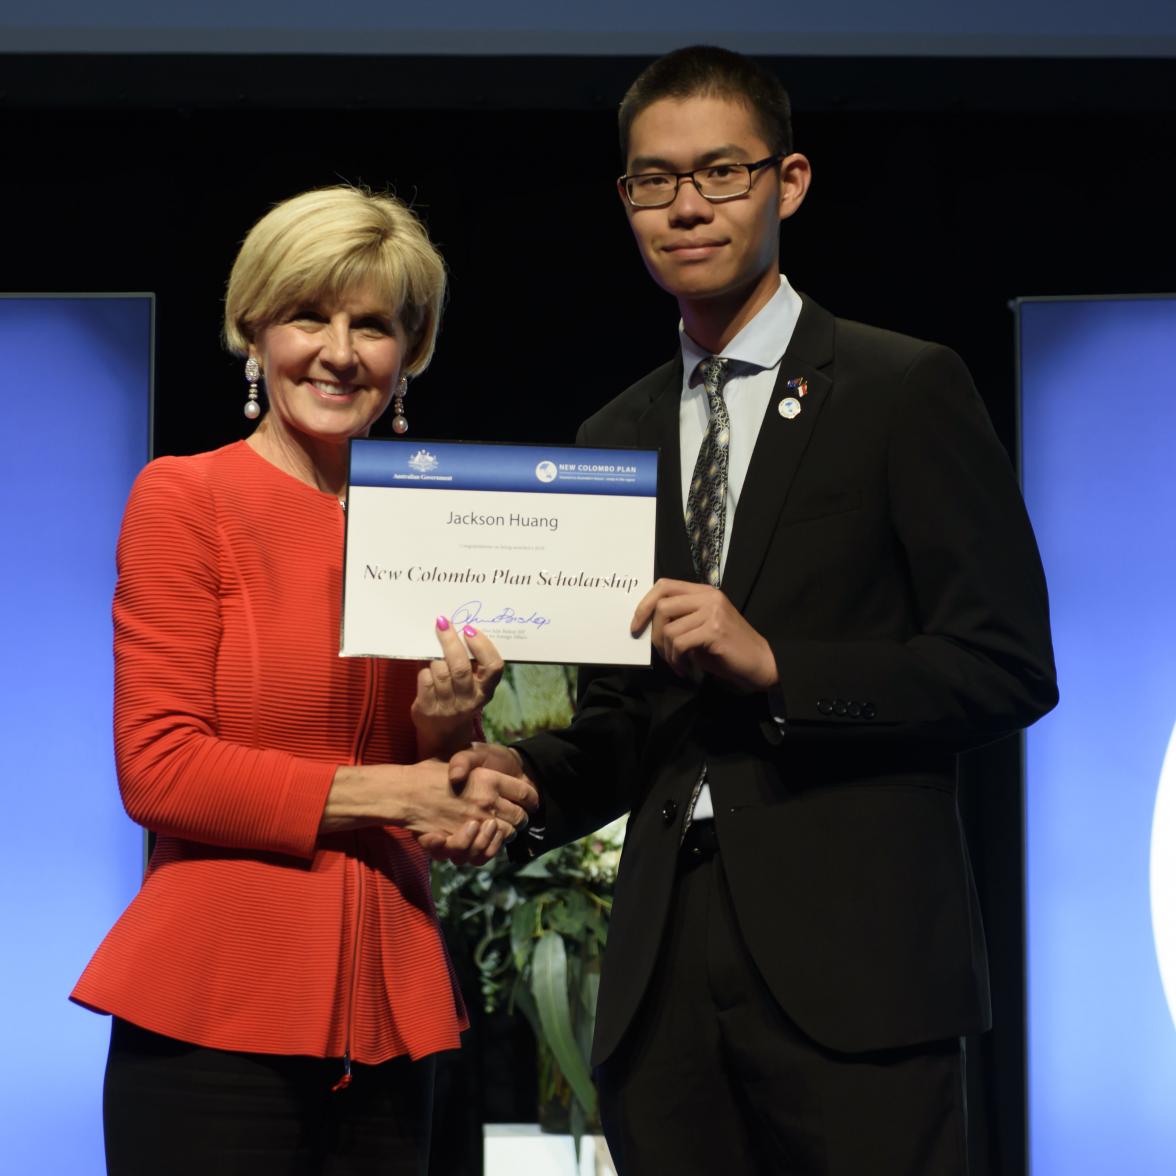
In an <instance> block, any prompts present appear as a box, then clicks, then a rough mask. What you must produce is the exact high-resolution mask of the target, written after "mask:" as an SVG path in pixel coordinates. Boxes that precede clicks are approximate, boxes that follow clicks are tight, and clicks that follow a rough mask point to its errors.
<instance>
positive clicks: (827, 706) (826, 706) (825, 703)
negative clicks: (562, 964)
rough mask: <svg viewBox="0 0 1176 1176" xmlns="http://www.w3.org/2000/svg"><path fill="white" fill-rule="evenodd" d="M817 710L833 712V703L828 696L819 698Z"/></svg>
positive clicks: (828, 713)
mask: <svg viewBox="0 0 1176 1176" xmlns="http://www.w3.org/2000/svg"><path fill="white" fill-rule="evenodd" d="M817 710H819V711H820V712H821V714H823V715H831V714H832V713H833V704H832V703H831V702H830V701H829V700H828V699H827V698H818V699H817Z"/></svg>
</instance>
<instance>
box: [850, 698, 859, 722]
mask: <svg viewBox="0 0 1176 1176" xmlns="http://www.w3.org/2000/svg"><path fill="white" fill-rule="evenodd" d="M861 714H862V704H861V703H860V702H851V703H850V704H849V717H850V718H851V719H859V718H861Z"/></svg>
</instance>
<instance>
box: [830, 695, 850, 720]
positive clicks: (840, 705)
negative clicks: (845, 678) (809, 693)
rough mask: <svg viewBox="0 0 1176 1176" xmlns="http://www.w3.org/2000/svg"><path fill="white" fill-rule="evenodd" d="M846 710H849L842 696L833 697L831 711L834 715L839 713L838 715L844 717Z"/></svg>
mask: <svg viewBox="0 0 1176 1176" xmlns="http://www.w3.org/2000/svg"><path fill="white" fill-rule="evenodd" d="M848 710H849V707H847V706H846V705H845V699H844V698H835V699H834V700H833V713H834V714H835V715H840V716H842V717H844V715H845V713H846V711H848Z"/></svg>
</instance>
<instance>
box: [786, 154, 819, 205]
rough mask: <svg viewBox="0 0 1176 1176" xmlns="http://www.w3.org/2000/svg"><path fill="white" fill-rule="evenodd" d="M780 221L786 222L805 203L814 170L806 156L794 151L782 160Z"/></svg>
mask: <svg viewBox="0 0 1176 1176" xmlns="http://www.w3.org/2000/svg"><path fill="white" fill-rule="evenodd" d="M779 167H780V219H781V220H786V219H787V218H788V217H790V216H791V215H792V214H793V213H794V212H795V211H796V210H797V209H798V208H799V207H800V206H801V204H803V203H804V198H805V195H806V194H807V192H808V190H809V184H811V183H812V179H813V169H812V165H811V164H810V163H809V161H808V159H807V157H806V156H804V155H801V154H800V152H798V151H794V152H793V153H792V154H791V155H786V156H785V157H784V158H783V159H782V160H780V164H779Z"/></svg>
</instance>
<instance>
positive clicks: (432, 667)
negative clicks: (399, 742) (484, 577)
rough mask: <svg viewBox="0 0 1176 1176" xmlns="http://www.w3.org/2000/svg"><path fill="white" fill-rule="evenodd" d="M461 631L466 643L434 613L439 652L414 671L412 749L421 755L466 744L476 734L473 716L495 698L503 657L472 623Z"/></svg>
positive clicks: (442, 752) (444, 755)
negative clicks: (415, 747)
mask: <svg viewBox="0 0 1176 1176" xmlns="http://www.w3.org/2000/svg"><path fill="white" fill-rule="evenodd" d="M462 636H464V637H465V640H466V644H465V645H463V644H462V641H461V637H459V636H458V635H457V633H456V632H455V631H454V628H453V626H452V625H451V624H450V623H449V620H448V618H447V617H438V618H437V640H438V641H439V642H440V643H441V652H442V655H443V656H442V657H441V658H439V659H438V660H437V661H431V662H429V664H428V665H427V666H425V668H424V669H422V670H421V672H420V673H419V674H418V675H417V692H416V698H414V699H413V703H412V710H411V712H410V713H411V714H412V722H413V726H414V727H416V732H417V754H418V755H420V756H421V757H422V758H427V757H429V756H440V757H441V758H444V759H447V758H448V757H449V756H451V755H453V754H454V753H455V752H458V751H460V750H461V749H462V748H463V747H469V745H470V744H471V743H472V742H473V740H474V736H475V735H476V734H479V732H478V729H477V720H478V715H479V714H480V713H481V710H482V707H484V706H485V705H486V703H488V702H489V701H490V699H491V698H493V697H494V690H495V687H497V685H498V682H499V679H500V678H501V677H502V671H503V668H504V667H503V662H502V658H501V656H500V655H499V653H498V650H497V649H496V648H495V647H494V642H493V641H491V640H490V638H489V637H487V636H486V635H485V634H483V633H479V632H478V630H477V629H475V628H474V627H473V626H472V625H466V626H465V628H464V629H462ZM467 646H468V651H467Z"/></svg>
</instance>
